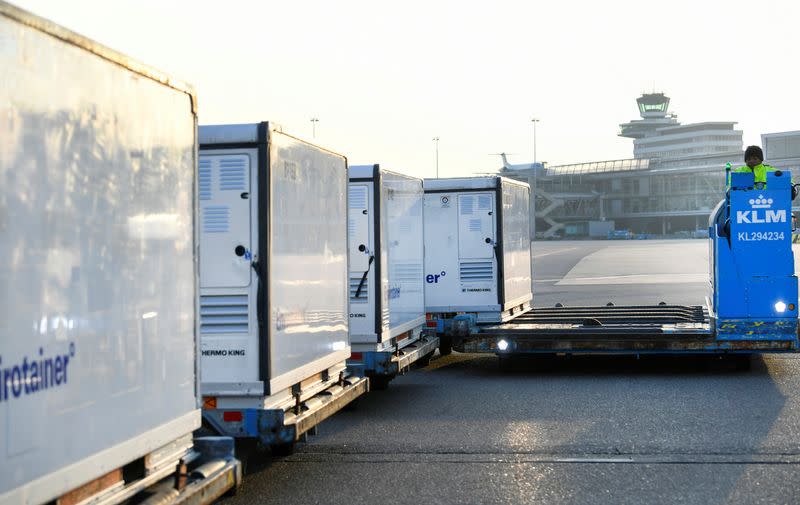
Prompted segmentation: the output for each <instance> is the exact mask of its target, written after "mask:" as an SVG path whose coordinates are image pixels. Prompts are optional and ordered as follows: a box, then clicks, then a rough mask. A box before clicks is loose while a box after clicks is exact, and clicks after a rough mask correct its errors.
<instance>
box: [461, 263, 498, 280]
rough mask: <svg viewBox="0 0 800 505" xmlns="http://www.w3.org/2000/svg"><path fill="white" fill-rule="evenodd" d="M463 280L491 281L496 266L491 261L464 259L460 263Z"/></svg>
mask: <svg viewBox="0 0 800 505" xmlns="http://www.w3.org/2000/svg"><path fill="white" fill-rule="evenodd" d="M459 272H460V274H461V282H486V281H491V280H492V277H493V274H494V268H493V265H492V262H491V261H469V262H466V261H463V262H461V264H460V265H459Z"/></svg>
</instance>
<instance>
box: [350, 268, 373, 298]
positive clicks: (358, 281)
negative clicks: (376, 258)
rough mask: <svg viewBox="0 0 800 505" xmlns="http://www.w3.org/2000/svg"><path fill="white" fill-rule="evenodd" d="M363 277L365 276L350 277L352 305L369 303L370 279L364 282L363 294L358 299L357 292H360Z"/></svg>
mask: <svg viewBox="0 0 800 505" xmlns="http://www.w3.org/2000/svg"><path fill="white" fill-rule="evenodd" d="M363 276H364V274H359V275H351V276H350V303H367V302H368V301H369V279H366V280H365V281H364V285H363V286H362V287H361V292H360V293H359V294H358V297H356V291H358V285H359V284H361V278H362V277H363Z"/></svg>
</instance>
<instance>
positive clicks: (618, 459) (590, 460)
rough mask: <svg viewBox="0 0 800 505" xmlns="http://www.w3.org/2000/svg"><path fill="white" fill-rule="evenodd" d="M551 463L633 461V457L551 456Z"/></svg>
mask: <svg viewBox="0 0 800 505" xmlns="http://www.w3.org/2000/svg"><path fill="white" fill-rule="evenodd" d="M551 461H552V462H553V463H633V458H553V459H552V460H551Z"/></svg>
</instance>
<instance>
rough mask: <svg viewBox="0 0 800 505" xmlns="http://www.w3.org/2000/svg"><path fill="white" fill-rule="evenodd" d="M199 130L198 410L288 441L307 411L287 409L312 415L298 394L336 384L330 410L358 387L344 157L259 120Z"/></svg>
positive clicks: (245, 430)
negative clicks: (352, 366) (348, 369)
mask: <svg viewBox="0 0 800 505" xmlns="http://www.w3.org/2000/svg"><path fill="white" fill-rule="evenodd" d="M199 137H200V161H199V165H198V170H199V179H198V180H199V200H200V214H199V228H200V350H201V357H200V363H201V372H202V384H201V391H202V395H203V396H204V407H205V410H204V415H205V417H206V419H207V420H208V422H209V423H211V424H212V425H213V426H214V428H215V429H216V430H217V431H218V432H220V433H223V434H229V435H233V436H237V437H245V438H257V439H259V440H260V441H261V442H262V443H263V444H265V445H271V446H279V445H281V446H283V445H291V444H293V443H294V441H295V440H296V439H297V438H298V437H299V436H300V435H301V434H302V432H303V431H304V429H306V428H309V427H310V426H311V425H310V424H309V423H310V422H311V421H310V420H307V421H303V419H305V418H304V417H302V416H300V418H299V419H295V418H294V417H292V418H291V419H289V418H287V417H286V416H285V415H284V413H285V412H288V411H289V410H292V409H294V411H296V412H295V413H294V415H297V414H299V413H300V411H301V410H302V413H303V414H304V415H305V414H308V413H309V412H311V413H313V412H314V409H313V408H305V409H300V408H299V406H300V404H301V403H302V402H304V401H306V400H308V399H309V398H311V397H313V396H314V395H316V394H317V393H320V392H321V391H323V390H325V389H327V388H328V387H330V386H331V385H334V384H339V385H340V386H343V389H342V391H341V392H339V393H337V394H335V395H327V396H325V402H324V403H326V405H328V406H327V407H326V408H327V409H328V410H329V412H330V413H332V412H333V411H335V410H337V409H334V408H333V405H339V406H343V405H344V404H345V403H346V401H349V399H352V397H355V396H357V395H358V394H360V392H363V391H365V390H366V381H364V379H361V380H360V381H355V382H353V383H350V382H348V381H347V380H344V374H345V360H346V359H347V358H348V357H349V356H350V343H349V339H348V312H347V303H348V298H347V289H348V288H347V160H346V159H345V157H344V156H342V155H340V154H336V153H333V152H331V151H328V150H326V149H323V148H321V147H318V146H315V145H313V144H310V143H308V142H304V141H302V140H300V139H298V138H295V137H293V136H291V135H288V134H286V133H283V132H282V130H281V129H280V128H279V127H276V126H275V125H273V124H272V123H267V122H262V123H254V124H230V125H208V126H200V128H199ZM331 400H335V401H334V402H333V403H331ZM345 400H346V401H345ZM267 418H269V419H267ZM316 419H317V420H321V419H320V418H319V416H318V417H317V418H316ZM276 423H277V424H276ZM298 423H299V424H298ZM303 423H305V424H303ZM284 427H285V429H284ZM276 431H277V432H279V433H276Z"/></svg>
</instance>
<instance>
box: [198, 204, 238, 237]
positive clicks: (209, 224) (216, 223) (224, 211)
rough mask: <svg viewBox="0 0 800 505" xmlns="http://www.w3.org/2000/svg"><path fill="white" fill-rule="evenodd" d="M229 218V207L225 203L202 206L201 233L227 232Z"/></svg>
mask: <svg viewBox="0 0 800 505" xmlns="http://www.w3.org/2000/svg"><path fill="white" fill-rule="evenodd" d="M230 220H231V209H230V207H228V206H227V205H209V206H207V207H203V233H227V232H228V230H229V229H230Z"/></svg>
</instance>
